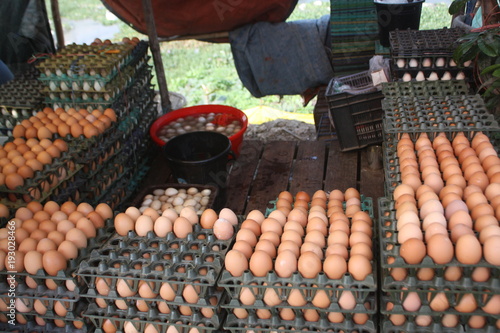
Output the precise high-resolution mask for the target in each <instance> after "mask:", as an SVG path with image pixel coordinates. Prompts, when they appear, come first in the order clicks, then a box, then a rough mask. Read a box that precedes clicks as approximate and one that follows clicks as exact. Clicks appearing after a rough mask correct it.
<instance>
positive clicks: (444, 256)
mask: <svg viewBox="0 0 500 333" xmlns="http://www.w3.org/2000/svg"><path fill="white" fill-rule="evenodd" d="M427 254H428V255H429V257H431V258H432V260H433V261H434V262H435V263H436V264H438V265H445V264H447V263H449V262H450V261H451V260H452V259H453V257H454V249H453V244H452V242H451V240H450V239H449V238H448V236H447V235H443V234H436V235H434V236H432V237H431V238H430V239H429V240H428V241H427Z"/></svg>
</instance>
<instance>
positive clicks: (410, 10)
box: [374, 0, 424, 47]
mask: <svg viewBox="0 0 500 333" xmlns="http://www.w3.org/2000/svg"><path fill="white" fill-rule="evenodd" d="M423 2H424V0H374V3H375V7H376V8H377V18H378V29H379V37H380V44H381V45H382V46H385V47H389V46H390V42H389V32H391V31H394V30H396V29H399V30H405V29H412V30H418V28H419V27H420V14H421V12H422V3H423Z"/></svg>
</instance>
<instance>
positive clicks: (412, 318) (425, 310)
mask: <svg viewBox="0 0 500 333" xmlns="http://www.w3.org/2000/svg"><path fill="white" fill-rule="evenodd" d="M388 302H390V300H389V299H388V298H387V297H382V300H381V310H380V312H381V315H382V317H381V322H380V324H381V327H382V329H383V332H391V333H396V332H422V333H432V332H443V333H455V332H463V333H465V332H472V333H496V332H498V329H497V328H496V323H497V321H498V320H499V319H500V317H499V316H498V315H490V314H487V313H485V312H483V311H481V310H476V311H473V312H470V313H464V312H458V311H456V310H454V309H449V310H444V311H434V310H432V309H431V308H430V307H429V302H426V303H425V304H424V303H422V306H421V307H420V309H419V310H418V312H413V311H411V312H410V311H405V309H404V308H403V306H402V304H401V303H398V304H395V303H393V304H394V308H393V309H392V310H390V311H389V310H386V306H387V303H388ZM392 314H397V315H404V316H405V317H406V322H405V323H404V324H403V325H394V324H393V323H392V322H391V321H390V319H389V316H390V315H392ZM447 314H451V315H455V316H457V318H458V323H457V325H456V326H454V327H445V326H443V324H442V319H443V315H447ZM418 316H430V317H431V319H432V322H431V324H430V325H429V326H419V325H417V323H416V318H417V317H418ZM474 316H481V317H484V318H485V319H486V323H485V326H484V327H482V328H479V329H478V328H476V329H474V328H471V327H470V326H469V325H468V321H469V319H471V317H474Z"/></svg>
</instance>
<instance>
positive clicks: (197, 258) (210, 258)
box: [77, 187, 237, 333]
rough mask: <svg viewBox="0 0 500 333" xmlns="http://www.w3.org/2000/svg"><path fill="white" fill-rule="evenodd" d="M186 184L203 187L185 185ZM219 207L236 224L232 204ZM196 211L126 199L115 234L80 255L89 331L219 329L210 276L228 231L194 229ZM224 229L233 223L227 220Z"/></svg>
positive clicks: (216, 293)
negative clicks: (142, 204)
mask: <svg viewBox="0 0 500 333" xmlns="http://www.w3.org/2000/svg"><path fill="white" fill-rule="evenodd" d="M174 189H175V188H174ZM194 190H196V191H197V193H198V190H202V192H203V190H206V188H204V189H201V188H200V189H198V188H196V187H191V188H190V189H188V191H189V192H190V193H191V192H193V191H194ZM177 192H180V190H177ZM164 193H165V190H164ZM200 193H201V192H200ZM212 195H213V194H212V193H209V194H208V196H209V197H212ZM174 197H179V198H181V196H178V195H175V196H174ZM146 200H147V199H146ZM212 200H213V199H212ZM141 211H142V213H141ZM207 211H209V213H211V214H213V216H212V217H211V220H212V222H211V223H212V224H213V223H214V221H215V220H217V218H218V216H217V213H215V212H214V211H213V210H208V209H207V210H205V212H207ZM158 212H160V213H161V214H162V215H161V216H159V213H158ZM225 214H231V215H230V216H229V217H228V218H229V219H230V220H233V219H236V222H235V223H237V217H236V215H234V213H233V212H232V211H229V210H227V209H226V213H225ZM203 216H204V215H202V217H201V218H200V217H199V216H198V215H197V214H196V211H195V210H194V209H193V208H191V207H184V209H182V210H181V212H180V214H178V213H177V212H176V211H175V210H174V209H173V208H166V209H163V210H162V209H161V207H160V209H158V210H157V209H154V208H152V207H143V208H141V210H139V208H136V207H135V206H131V207H129V208H127V209H126V210H125V212H124V213H119V214H118V215H117V216H116V217H115V220H114V224H115V228H116V232H117V233H116V234H114V235H113V236H112V237H111V238H110V239H109V240H108V241H107V242H106V243H104V244H103V245H102V246H101V247H100V248H99V249H98V250H96V251H94V252H93V253H92V255H91V257H90V258H89V259H88V260H86V261H84V262H82V263H81V264H80V267H79V269H78V273H77V275H78V276H79V277H80V278H82V279H83V280H84V281H85V282H86V284H87V286H88V291H87V292H86V293H85V294H82V297H84V298H86V299H87V300H88V301H89V303H90V306H89V308H88V310H87V311H85V313H84V316H85V317H86V318H88V319H89V320H90V321H91V322H92V324H93V325H94V326H95V328H96V329H95V332H96V333H99V332H109V330H110V329H111V330H117V331H128V330H132V329H134V328H135V330H137V331H139V332H144V331H148V330H153V329H156V332H161V333H165V332H167V330H168V331H169V332H170V331H171V330H172V329H177V330H178V331H183V330H188V329H189V328H191V329H197V330H198V332H202V333H207V332H215V331H217V330H218V329H219V328H220V326H221V324H222V321H223V319H224V316H225V313H224V311H222V308H221V304H222V303H224V302H225V296H224V293H223V290H221V289H220V288H217V286H216V281H217V279H218V278H219V275H220V272H221V270H222V266H223V261H224V257H225V254H226V252H227V250H228V248H229V245H230V244H231V242H232V240H233V238H232V237H229V238H227V239H218V238H216V237H215V236H214V230H212V229H211V228H202V225H205V224H204V223H205V222H204V221H205V218H204V217H203ZM219 216H223V212H222V211H221V212H220V214H219ZM198 221H199V223H198ZM192 222H195V223H194V224H192ZM200 223H201V224H200ZM228 223H229V222H228ZM205 226H206V225H205ZM229 228H230V229H231V231H232V230H233V226H232V224H229ZM231 234H232V232H231Z"/></svg>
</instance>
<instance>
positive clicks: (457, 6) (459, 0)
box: [448, 0, 469, 15]
mask: <svg viewBox="0 0 500 333" xmlns="http://www.w3.org/2000/svg"><path fill="white" fill-rule="evenodd" d="M468 1H469V0H453V2H452V3H451V4H450V7H449V8H448V13H450V15H455V14H461V13H463V11H464V8H465V5H466V4H467V2H468Z"/></svg>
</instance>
